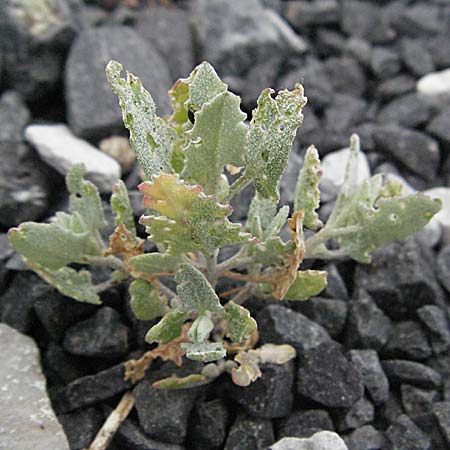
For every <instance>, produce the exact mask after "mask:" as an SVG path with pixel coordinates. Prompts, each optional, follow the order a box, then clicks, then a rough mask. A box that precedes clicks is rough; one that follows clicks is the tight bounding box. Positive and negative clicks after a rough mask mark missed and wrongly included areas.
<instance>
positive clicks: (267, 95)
mask: <svg viewBox="0 0 450 450" xmlns="http://www.w3.org/2000/svg"><path fill="white" fill-rule="evenodd" d="M273 93H274V91H273V90H272V89H265V90H264V91H262V93H261V95H260V96H259V98H258V106H257V108H256V109H255V110H254V111H253V118H252V120H251V122H250V129H249V132H248V133H247V150H246V162H247V169H246V170H247V174H248V175H249V176H250V177H251V178H252V179H253V183H254V185H255V188H256V190H257V191H258V193H259V194H260V195H261V196H262V197H265V198H271V199H273V200H274V201H276V202H278V200H279V198H280V194H279V191H278V186H279V183H280V180H281V176H282V174H283V171H284V168H285V167H286V164H287V161H288V156H289V151H290V150H291V147H292V143H293V141H294V138H295V133H296V130H297V128H298V127H299V126H300V125H301V123H302V120H303V115H302V113H301V111H302V108H303V107H304V106H305V104H306V98H305V97H304V96H303V88H302V86H301V85H300V84H297V85H296V86H295V89H294V90H293V91H288V90H284V91H280V92H279V93H278V95H277V96H276V97H275V99H274V98H272V94H273Z"/></svg>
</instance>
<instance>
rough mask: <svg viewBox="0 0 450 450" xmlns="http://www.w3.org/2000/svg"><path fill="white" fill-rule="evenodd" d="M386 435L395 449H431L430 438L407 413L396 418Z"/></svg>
mask: <svg viewBox="0 0 450 450" xmlns="http://www.w3.org/2000/svg"><path fill="white" fill-rule="evenodd" d="M386 436H387V438H388V441H389V443H390V444H391V448H392V449H393V450H430V438H429V437H428V436H427V435H426V434H425V433H423V432H422V431H421V429H420V428H419V427H417V426H416V425H415V424H414V422H413V421H412V420H411V419H410V418H409V417H408V416H407V415H406V414H402V415H401V416H399V417H398V418H397V419H396V421H395V422H394V423H393V424H392V425H391V426H390V427H389V428H388V429H387V430H386Z"/></svg>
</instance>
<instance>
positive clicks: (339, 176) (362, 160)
mask: <svg viewBox="0 0 450 450" xmlns="http://www.w3.org/2000/svg"><path fill="white" fill-rule="evenodd" d="M349 154H350V150H349V149H348V148H344V149H342V150H337V151H335V152H332V153H329V154H328V155H326V156H325V157H324V158H323V160H322V173H323V175H322V178H321V179H320V185H319V188H320V200H321V202H324V203H326V202H329V201H331V200H334V199H335V198H336V197H337V195H338V194H339V189H340V187H341V186H342V183H343V182H344V178H345V169H346V168H347V160H348V156H349ZM369 177H370V167H369V161H368V160H367V157H366V155H365V154H364V153H363V152H360V153H359V158H358V175H357V184H358V185H359V184H360V183H362V182H363V181H364V180H366V179H367V178H369Z"/></svg>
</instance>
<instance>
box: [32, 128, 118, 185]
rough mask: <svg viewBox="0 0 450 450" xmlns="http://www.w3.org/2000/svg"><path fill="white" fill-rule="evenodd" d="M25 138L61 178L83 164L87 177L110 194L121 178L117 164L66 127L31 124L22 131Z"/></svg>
mask: <svg viewBox="0 0 450 450" xmlns="http://www.w3.org/2000/svg"><path fill="white" fill-rule="evenodd" d="M25 137H26V139H27V141H28V142H29V143H30V144H32V145H33V146H34V147H35V149H36V150H37V152H38V153H39V155H40V157H41V158H42V159H43V160H44V161H45V162H46V163H47V164H48V165H49V166H51V167H53V168H54V169H55V170H56V171H58V172H59V173H60V174H62V175H66V173H67V172H68V171H69V169H70V168H71V167H72V166H73V165H75V164H79V163H83V164H84V165H85V167H86V178H88V179H89V180H91V181H92V182H93V183H94V184H95V185H96V186H97V187H98V188H99V189H100V191H101V192H111V191H112V186H113V185H114V184H115V183H116V182H117V180H118V179H119V178H120V166H119V164H118V163H117V161H115V160H114V159H112V158H111V157H109V156H108V155H106V154H104V153H102V152H101V151H100V150H97V149H96V148H95V147H93V146H92V145H91V144H89V143H88V142H86V141H83V140H82V139H79V138H77V137H75V136H74V135H73V134H72V133H71V131H70V130H69V128H67V127H66V126H65V125H62V124H61V125H30V126H28V127H27V128H26V130H25Z"/></svg>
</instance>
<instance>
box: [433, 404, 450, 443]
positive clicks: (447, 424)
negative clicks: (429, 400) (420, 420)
mask: <svg viewBox="0 0 450 450" xmlns="http://www.w3.org/2000/svg"><path fill="white" fill-rule="evenodd" d="M433 413H434V417H435V418H436V421H437V424H438V427H439V430H440V432H441V433H442V435H443V437H444V439H445V442H446V443H447V445H450V402H448V401H447V402H438V403H435V404H434V405H433Z"/></svg>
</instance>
